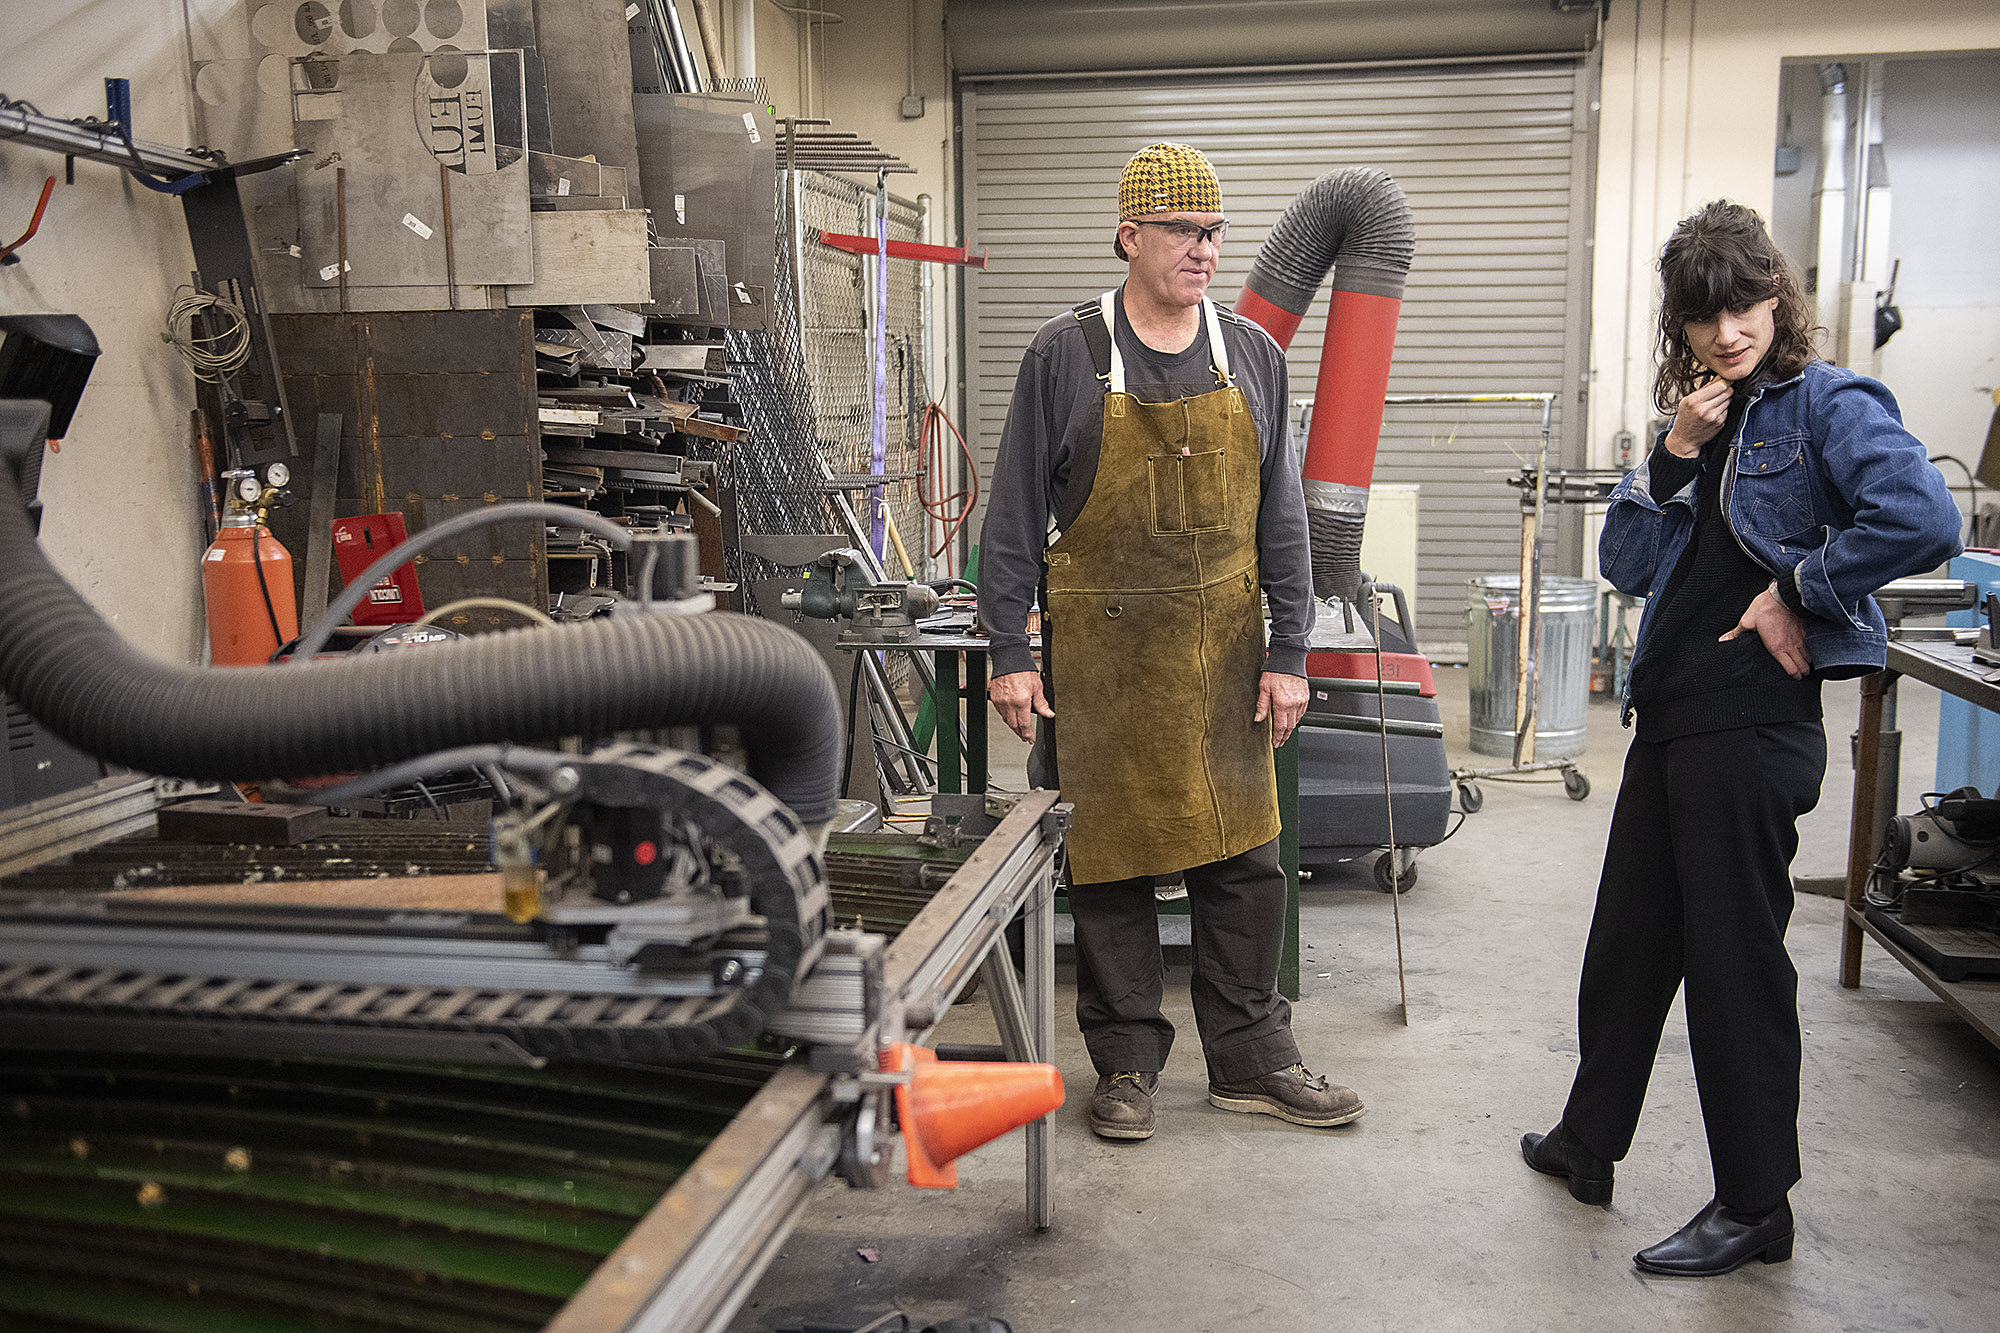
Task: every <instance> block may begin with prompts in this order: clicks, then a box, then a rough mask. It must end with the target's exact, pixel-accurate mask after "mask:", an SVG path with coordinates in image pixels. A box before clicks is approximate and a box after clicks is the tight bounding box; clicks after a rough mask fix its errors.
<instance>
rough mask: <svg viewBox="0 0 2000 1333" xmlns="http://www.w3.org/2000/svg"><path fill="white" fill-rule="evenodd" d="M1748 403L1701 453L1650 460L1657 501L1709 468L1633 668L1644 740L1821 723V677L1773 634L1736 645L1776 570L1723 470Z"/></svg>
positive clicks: (1658, 453) (1662, 451) (1658, 451)
mask: <svg viewBox="0 0 2000 1333" xmlns="http://www.w3.org/2000/svg"><path fill="white" fill-rule="evenodd" d="M1742 410H1743V409H1742V405H1741V402H1740V400H1739V402H1738V403H1737V404H1736V405H1735V406H1734V407H1732V408H1731V411H1730V415H1729V419H1728V421H1727V422H1725V423H1724V425H1723V428H1722V429H1721V430H1720V431H1718V432H1716V435H1715V438H1714V439H1712V440H1710V441H1709V442H1708V444H1706V445H1705V446H1703V448H1702V451H1701V454H1700V456H1699V457H1697V458H1679V457H1676V456H1675V455H1673V454H1670V453H1668V452H1667V449H1666V446H1665V444H1664V443H1662V444H1661V445H1660V446H1658V447H1656V448H1655V449H1654V450H1653V454H1652V458H1651V460H1650V461H1649V463H1648V471H1649V480H1650V482H1651V490H1652V493H1653V498H1654V499H1655V500H1657V501H1662V502H1663V501H1665V500H1666V498H1667V497H1669V496H1671V495H1673V494H1674V493H1675V492H1677V491H1679V490H1680V489H1681V488H1682V487H1683V486H1685V485H1687V483H1688V481H1689V479H1690V478H1691V477H1693V476H1694V475H1695V473H1696V472H1699V473H1700V475H1701V482H1700V485H1699V487H1698V488H1697V489H1696V503H1695V522H1694V533H1693V535H1692V536H1691V537H1690V538H1689V539H1688V544H1687V547H1686V549H1684V550H1683V551H1682V552H1681V557H1680V560H1679V561H1678V562H1676V564H1675V565H1674V570H1673V573H1672V574H1670V575H1668V577H1667V586H1666V587H1664V588H1662V589H1661V590H1660V592H1659V601H1660V604H1659V606H1657V607H1655V608H1654V610H1653V621H1652V624H1650V625H1648V626H1647V627H1646V641H1645V643H1644V644H1643V645H1641V651H1640V652H1639V654H1638V660H1637V663H1636V665H1635V667H1634V669H1633V673H1632V706H1633V708H1634V709H1635V710H1636V711H1637V713H1638V715H1639V739H1641V740H1644V741H1668V740H1673V739H1674V738H1676V737H1679V736H1692V735H1695V734H1697V733H1699V732H1705V731H1725V730H1729V729H1731V728H1734V727H1754V726H1763V725H1767V724H1771V723H1776V722H1813V721H1817V720H1819V717H1820V704H1819V681H1818V680H1817V679H1816V678H1815V677H1812V676H1808V677H1806V679H1804V680H1793V679H1792V678H1791V677H1790V676H1789V675H1787V674H1786V673H1785V669H1784V668H1783V667H1782V666H1780V665H1778V659H1777V658H1775V657H1773V656H1771V654H1770V652H1769V650H1767V649H1766V648H1765V647H1764V642H1763V640H1761V639H1759V638H1758V637H1757V636H1756V635H1755V634H1743V635H1740V636H1739V637H1737V638H1735V639H1731V640H1730V641H1728V642H1727V643H1724V642H1720V640H1721V637H1722V636H1723V635H1724V634H1727V633H1728V632H1729V631H1730V630H1732V629H1734V628H1736V622H1737V621H1739V620H1741V619H1742V618H1743V613H1744V612H1745V611H1746V610H1748V609H1749V607H1750V603H1751V602H1752V601H1753V600H1754V599H1755V598H1756V596H1757V594H1758V593H1760V592H1763V591H1764V589H1765V588H1767V587H1769V586H1770V584H1771V573H1770V571H1769V570H1766V569H1765V568H1764V567H1763V566H1762V565H1760V564H1758V563H1757V562H1756V561H1754V560H1752V559H1751V558H1750V556H1749V555H1748V554H1747V553H1746V552H1745V551H1744V549H1743V547H1742V545H1741V543H1739V542H1738V541H1737V540H1736V535H1735V534H1734V533H1733V532H1731V531H1730V530H1729V525H1728V523H1727V522H1725V521H1724V516H1723V512H1722V472H1723V466H1724V464H1725V463H1726V462H1727V460H1728V456H1729V442H1730V441H1731V440H1732V439H1734V438H1735V433H1736V425H1737V422H1738V420H1739V418H1740V415H1741V413H1742Z"/></svg>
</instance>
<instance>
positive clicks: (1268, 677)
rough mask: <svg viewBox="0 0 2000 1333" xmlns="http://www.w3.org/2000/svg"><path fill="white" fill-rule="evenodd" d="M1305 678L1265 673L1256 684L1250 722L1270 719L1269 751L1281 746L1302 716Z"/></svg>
mask: <svg viewBox="0 0 2000 1333" xmlns="http://www.w3.org/2000/svg"><path fill="white" fill-rule="evenodd" d="M1308 693H1309V691H1308V690H1307V688H1306V681H1305V677H1303V676H1288V675H1286V674H1285V673H1284V672H1282V671H1266V672H1265V673H1264V677H1263V679H1262V680H1260V681H1259V682H1258V683H1257V716H1255V717H1253V718H1251V719H1250V720H1251V721H1252V722H1262V721H1263V720H1264V719H1265V718H1267V717H1268V718H1270V719H1271V748H1272V749H1274V750H1275V749H1276V748H1277V747H1279V746H1280V745H1283V744H1284V743H1285V740H1286V738H1287V737H1289V736H1290V735H1291V734H1292V729H1293V728H1294V727H1296V726H1298V725H1299V719H1300V718H1302V717H1304V716H1305V715H1306V697H1307V695H1308Z"/></svg>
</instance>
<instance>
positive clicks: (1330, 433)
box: [1236, 167, 1417, 602]
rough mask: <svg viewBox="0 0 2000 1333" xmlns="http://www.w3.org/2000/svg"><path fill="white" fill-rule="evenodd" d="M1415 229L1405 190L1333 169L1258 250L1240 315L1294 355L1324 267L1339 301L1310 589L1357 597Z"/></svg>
mask: <svg viewBox="0 0 2000 1333" xmlns="http://www.w3.org/2000/svg"><path fill="white" fill-rule="evenodd" d="M1416 243H1417V232H1416V224H1415V223H1414V222H1413V221H1412V219H1411V217H1410V205H1409V203H1408V201H1407V200H1405V199H1404V198H1403V191H1402V189H1401V188H1400V187H1399V186H1398V185H1397V184H1396V182H1395V181H1394V180H1392V179H1391V178H1390V176H1389V174H1388V173H1387V172H1384V171H1378V170H1376V169H1374V168H1372V167H1345V168H1342V169H1341V170H1339V171H1329V172H1327V173H1326V175H1324V176H1321V177H1320V178H1319V179H1318V180H1316V181H1314V182H1313V183H1312V184H1311V185H1308V186H1306V188H1305V189H1303V190H1301V191H1299V193H1298V196H1297V197H1296V198H1295V199H1293V200H1292V202H1291V203H1290V204H1287V205H1286V206H1285V211H1284V213H1283V215H1281V216H1280V217H1279V218H1278V223H1277V225H1276V226H1275V227H1273V228H1271V234H1270V236H1269V237H1268V238H1267V239H1266V240H1265V242H1264V246H1263V248H1262V249H1261V250H1259V251H1258V252H1257V262H1256V263H1255V264H1253V265H1252V266H1251V268H1250V277H1249V279H1248V280H1247V281H1245V282H1244V284H1243V294H1242V295H1241V296H1240V297H1238V298H1237V301H1236V313H1237V314H1239V315H1242V316H1244V317H1245V318H1246V319H1254V320H1256V321H1257V322H1258V323H1259V324H1261V325H1263V326H1264V327H1265V328H1266V329H1267V330H1269V331H1270V334H1271V336H1272V337H1273V338H1276V339H1277V340H1278V345H1279V346H1280V347H1289V346H1290V345H1291V342H1292V335H1293V334H1294V333H1296V332H1298V327H1299V321H1300V320H1301V319H1303V318H1304V317H1305V313H1306V311H1307V310H1308V309H1310V308H1311V306H1312V302H1313V297H1314V296H1315V295H1317V294H1318V292H1319V285H1320V283H1321V282H1322V281H1323V280H1325V278H1326V275H1327V271H1328V270H1329V269H1330V270H1332V272H1333V302H1332V307H1331V309H1330V310H1329V311H1328V313H1327V321H1326V343H1325V345H1324V346H1323V347H1322V348H1321V350H1320V358H1319V380H1318V383H1317V384H1316V386H1315V387H1314V390H1313V415H1312V430H1311V431H1310V432H1309V433H1308V435H1307V438H1306V456H1305V465H1304V472H1305V488H1306V524H1307V529H1308V531H1309V533H1310V536H1311V539H1312V565H1313V592H1314V594H1315V595H1316V596H1319V597H1327V596H1338V597H1341V598H1343V599H1345V600H1347V601H1350V602H1351V601H1353V600H1354V599H1355V597H1356V596H1357V595H1358V594H1359V592H1360V587H1361V532H1362V526H1363V524H1364V522H1365V521H1366V519H1367V515H1368V486H1369V483H1370V482H1371V481H1372V480H1373V478H1374V475H1375V448H1376V444H1377V442H1378V441H1379V440H1380V438H1381V434H1382V400H1383V397H1384V395H1385V394H1387V392H1388V389H1389V361H1390V357H1391V355H1392V354H1393V353H1394V351H1395V347H1396V318H1397V315H1398V314H1399V313H1400V312H1401V310H1402V306H1403V281H1404V278H1405V277H1406V276H1407V275H1408V274H1409V271H1410V260H1411V258H1412V256H1413V255H1414V254H1415V253H1416Z"/></svg>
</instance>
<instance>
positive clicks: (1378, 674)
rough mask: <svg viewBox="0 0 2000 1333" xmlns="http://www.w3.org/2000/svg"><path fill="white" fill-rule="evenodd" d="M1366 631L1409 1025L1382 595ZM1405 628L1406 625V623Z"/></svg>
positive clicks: (1373, 603)
mask: <svg viewBox="0 0 2000 1333" xmlns="http://www.w3.org/2000/svg"><path fill="white" fill-rule="evenodd" d="M1368 618H1369V622H1370V623H1369V626H1368V632H1369V634H1370V635H1372V636H1373V637H1374V639H1375V715H1376V717H1377V719H1378V720H1379V721H1380V723H1381V734H1382V809H1383V810H1384V812H1385V813H1386V814H1387V816H1388V823H1389V850H1388V851H1386V852H1384V853H1383V855H1384V856H1386V857H1388V858H1389V905H1390V907H1391V909H1392V910H1393V913H1394V915H1395V920H1396V990H1397V993H1398V994H1399V995H1400V996H1401V997H1402V1005H1403V1026H1404V1027H1408V1026H1409V1025H1410V982H1409V978H1408V976H1407V975H1406V974H1405V973H1404V971H1403V871H1402V867H1400V866H1398V865H1397V864H1396V792H1395V786H1396V784H1395V783H1394V781H1392V780H1391V778H1390V776H1389V696H1388V691H1387V690H1386V689H1384V688H1383V685H1382V599H1381V598H1379V597H1373V596H1371V597H1369V599H1368ZM1406 628H1407V627H1406Z"/></svg>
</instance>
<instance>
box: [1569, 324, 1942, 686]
mask: <svg viewBox="0 0 2000 1333" xmlns="http://www.w3.org/2000/svg"><path fill="white" fill-rule="evenodd" d="M1740 421H1741V424H1740V425H1739V426H1738V428H1737V432H1736V438H1735V439H1734V440H1732V441H1730V444H1729V448H1728V451H1727V453H1726V454H1725V455H1724V458H1725V462H1724V470H1723V474H1722V507H1723V512H1724V514H1725V515H1726V517H1727V521H1728V525H1729V529H1730V531H1731V532H1732V533H1733V534H1734V535H1735V537H1736V540H1737V542H1738V544H1740V545H1741V546H1742V547H1743V551H1744V553H1745V554H1746V555H1748V556H1749V557H1750V558H1751V559H1752V560H1754V561H1756V562H1757V563H1758V564H1760V565H1762V566H1763V567H1764V568H1765V569H1767V570H1769V571H1770V572H1771V574H1772V576H1773V577H1774V578H1785V579H1789V580H1791V581H1792V582H1793V584H1794V586H1795V587H1796V588H1797V589H1798V592H1799V594H1800V600H1801V601H1802V602H1803V604H1804V606H1805V608H1806V610H1807V611H1808V612H1809V613H1810V614H1808V615H1807V616H1806V617H1805V629H1806V655H1807V658H1808V660H1810V661H1811V663H1812V666H1813V670H1814V672H1815V673H1817V674H1818V675H1820V676H1822V677H1824V678H1827V679H1841V678H1844V677H1849V676H1860V675H1866V674H1867V673H1868V672H1870V671H1877V670H1880V669H1881V667H1882V666H1883V664H1884V663H1885V662H1886V661H1887V654H1888V642H1889V635H1888V629H1887V627H1886V625H1885V624H1884V622H1883V619H1882V608H1881V607H1879V606H1877V605H1876V604H1875V599H1874V598H1873V597H1872V596H1870V594H1871V593H1873V592H1874V591H1875V590H1876V589H1877V588H1879V587H1881V586H1882V585H1883V584H1885V583H1888V582H1889V581H1891V580H1892V579H1899V578H1904V577H1906V576H1908V575H1911V574H1916V573H1921V572H1923V571H1925V570H1928V569H1932V568H1935V567H1936V566H1937V565H1938V564H1939V563H1940V562H1942V561H1944V560H1946V559H1949V558H1950V557H1951V556H1954V555H1957V554H1958V553H1959V551H1960V550H1961V549H1962V548H1961V546H1960V544H1959V536H1958V533H1959V521H1960V520H1959V512H1958V505H1957V503H1956V502H1955V501H1954V500H1953V499H1952V496H1951V491H1950V490H1949V489H1948V488H1947V487H1946V486H1945V481H1944V476H1943V474H1941V473H1940V472H1939V471H1938V470H1937V468H1936V467H1935V466H1934V465H1933V464H1931V463H1930V462H1929V461H1928V460H1926V459H1925V457H1924V446H1923V444H1922V443H1921V442H1920V441H1919V440H1918V439H1917V438H1916V437H1915V436H1914V435H1912V434H1910V432H1909V431H1907V430H1905V429H1904V428H1903V418H1902V414H1901V413H1900V412H1898V411H1897V410H1896V400H1895V399H1894V398H1893V397H1892V396H1891V395H1890V393H1889V390H1888V389H1887V388H1885V387H1884V386H1883V385H1882V384H1880V383H1878V382H1877V381H1875V380H1872V379H1867V378H1865V377H1863V376H1860V375H1856V374H1855V373H1854V372H1853V371H1850V370H1843V369H1841V368H1840V367H1839V366H1835V365H1831V364H1829V363H1828V362H1825V361H1814V362H1811V363H1809V364H1808V365H1807V366H1806V368H1805V370H1803V371H1802V372H1800V373H1799V374H1797V375H1794V376H1793V377H1792V378H1791V379H1788V380H1785V381H1783V382H1781V383H1777V384H1766V385H1762V386H1760V387H1759V388H1757V389H1756V390H1755V391H1753V393H1752V394H1751V397H1750V402H1749V404H1748V406H1747V407H1746V408H1745V409H1744V411H1743V414H1742V417H1741V418H1740ZM1648 462H1650V456H1649V458H1648ZM1700 484H1701V479H1700V477H1699V476H1697V477H1696V478H1695V480H1693V481H1691V482H1689V483H1688V484H1687V485H1685V486H1683V487H1682V488H1681V489H1680V490H1679V491H1677V492H1675V493H1674V494H1673V495H1670V496H1668V497H1666V499H1664V500H1657V499H1655V498H1654V496H1653V494H1652V485H1651V480H1650V469H1649V467H1648V466H1647V463H1641V464H1639V466H1638V467H1636V468H1634V469H1633V470H1632V471H1631V472H1629V473H1627V474H1626V475H1625V478H1624V480H1622V481H1620V482H1619V483H1618V485H1617V487H1616V488H1615V489H1613V491H1612V492H1611V508H1610V511H1609V512H1608V513H1607V514H1606V515H1605V519H1604V533H1603V536H1602V537H1601V538H1600V539H1599V541H1598V545H1597V563H1598V569H1599V570H1600V571H1601V572H1602V573H1603V575H1604V577H1605V578H1606V579H1608V580H1609V581H1610V582H1611V585H1612V586H1613V587H1615V588H1617V589H1618V590H1619V591H1620V592H1624V593H1630V594H1633V595H1635V596H1644V597H1646V598H1647V599H1648V601H1647V603H1646V609H1645V611H1644V612H1643V613H1642V614H1641V615H1640V617H1639V635H1638V638H1637V640H1636V642H1635V643H1634V645H1633V649H1632V665H1633V667H1634V668H1635V669H1636V667H1637V666H1638V663H1639V659H1640V658H1642V657H1644V656H1645V653H1646V629H1647V627H1648V625H1650V624H1651V622H1652V618H1653V610H1654V607H1655V605H1656V604H1657V601H1658V599H1657V597H1655V594H1656V593H1658V592H1659V591H1660V589H1662V588H1664V587H1665V586H1666V583H1667V578H1668V576H1669V575H1671V574H1672V573H1673V569H1674V565H1675V563H1676V562H1677V561H1679V559H1680V556H1681V552H1682V551H1683V550H1684V549H1686V547H1687V543H1688V538H1689V536H1690V535H1691V534H1692V533H1693V532H1694V520H1695V495H1696V489H1697V488H1698V487H1699V486H1700ZM1631 678H1632V673H1628V674H1627V677H1626V680H1627V684H1626V690H1625V699H1624V703H1623V706H1622V709H1621V712H1620V717H1621V719H1622V720H1624V721H1626V722H1627V723H1628V725H1629V723H1630V719H1631V716H1632V690H1631V685H1630V681H1631Z"/></svg>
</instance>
